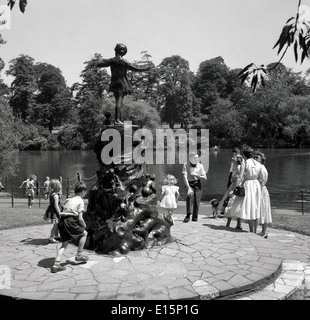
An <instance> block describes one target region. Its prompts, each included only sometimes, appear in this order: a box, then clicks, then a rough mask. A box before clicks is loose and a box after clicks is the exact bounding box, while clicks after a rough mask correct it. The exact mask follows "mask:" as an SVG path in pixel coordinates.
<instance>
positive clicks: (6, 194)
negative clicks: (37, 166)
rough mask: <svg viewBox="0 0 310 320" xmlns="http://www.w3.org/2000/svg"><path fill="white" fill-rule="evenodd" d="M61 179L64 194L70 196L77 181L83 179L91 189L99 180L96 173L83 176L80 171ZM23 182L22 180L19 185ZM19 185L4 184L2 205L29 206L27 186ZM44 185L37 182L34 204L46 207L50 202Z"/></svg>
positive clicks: (1, 195)
mask: <svg viewBox="0 0 310 320" xmlns="http://www.w3.org/2000/svg"><path fill="white" fill-rule="evenodd" d="M59 179H60V181H61V182H62V188H63V195H64V196H65V197H66V198H68V197H70V196H72V195H73V194H74V186H75V184H76V183H77V182H79V181H83V182H85V183H86V185H87V188H88V189H90V188H91V187H92V186H93V185H94V184H95V183H96V180H97V175H94V176H92V177H82V175H81V174H80V173H79V172H78V173H77V175H76V176H75V177H73V178H62V177H59ZM21 184H22V182H20V184H19V186H20V185H21ZM19 186H18V187H17V186H8V185H7V183H6V184H5V185H4V190H3V191H2V192H0V207H3V206H5V207H7V206H11V207H12V208H13V207H14V206H23V207H24V206H25V207H27V200H28V199H27V198H28V197H27V195H26V193H25V191H26V190H25V188H24V187H23V188H20V187H19ZM44 189H45V188H44V187H43V185H41V183H40V182H38V183H37V189H36V191H35V197H34V200H35V201H34V203H33V205H34V206H36V205H37V206H38V207H39V208H41V205H42V204H43V205H44V207H45V206H46V204H47V203H48V201H49V200H48V199H47V200H45V194H44Z"/></svg>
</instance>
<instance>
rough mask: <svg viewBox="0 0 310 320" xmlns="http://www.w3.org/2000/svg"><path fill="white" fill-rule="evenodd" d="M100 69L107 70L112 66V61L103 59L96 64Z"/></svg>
mask: <svg viewBox="0 0 310 320" xmlns="http://www.w3.org/2000/svg"><path fill="white" fill-rule="evenodd" d="M96 65H97V67H98V68H105V67H110V66H111V59H102V60H101V61H100V62H97V63H96Z"/></svg>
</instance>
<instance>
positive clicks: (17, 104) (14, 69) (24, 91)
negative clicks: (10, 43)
mask: <svg viewBox="0 0 310 320" xmlns="http://www.w3.org/2000/svg"><path fill="white" fill-rule="evenodd" d="M6 74H7V75H10V76H13V77H14V80H13V81H12V83H11V87H10V106H11V107H12V109H13V114H14V115H15V116H16V117H20V118H21V119H23V120H26V119H27V118H29V115H30V109H31V107H32V105H33V103H34V93H35V91H36V89H37V85H36V81H35V72H34V59H33V58H31V57H29V56H27V55H20V56H18V57H17V58H15V59H12V60H11V61H10V62H9V69H8V70H7V72H6Z"/></svg>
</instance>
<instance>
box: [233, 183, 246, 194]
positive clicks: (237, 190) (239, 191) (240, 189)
mask: <svg viewBox="0 0 310 320" xmlns="http://www.w3.org/2000/svg"><path fill="white" fill-rule="evenodd" d="M233 194H234V195H235V196H238V197H244V196H245V189H244V186H242V185H241V186H237V187H236V188H235V189H234V191H233Z"/></svg>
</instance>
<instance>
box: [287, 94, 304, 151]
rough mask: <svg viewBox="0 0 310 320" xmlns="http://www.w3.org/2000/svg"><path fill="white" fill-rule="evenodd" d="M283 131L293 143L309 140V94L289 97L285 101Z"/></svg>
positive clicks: (298, 143) (300, 145)
mask: <svg viewBox="0 0 310 320" xmlns="http://www.w3.org/2000/svg"><path fill="white" fill-rule="evenodd" d="M284 110H285V113H286V118H285V121H284V133H285V135H286V136H287V137H288V139H289V140H290V141H291V142H292V143H294V145H296V146H299V148H301V147H302V145H303V144H304V143H305V142H306V141H310V96H305V97H300V96H299V97H291V98H290V99H289V100H287V102H286V103H285V106H284Z"/></svg>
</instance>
